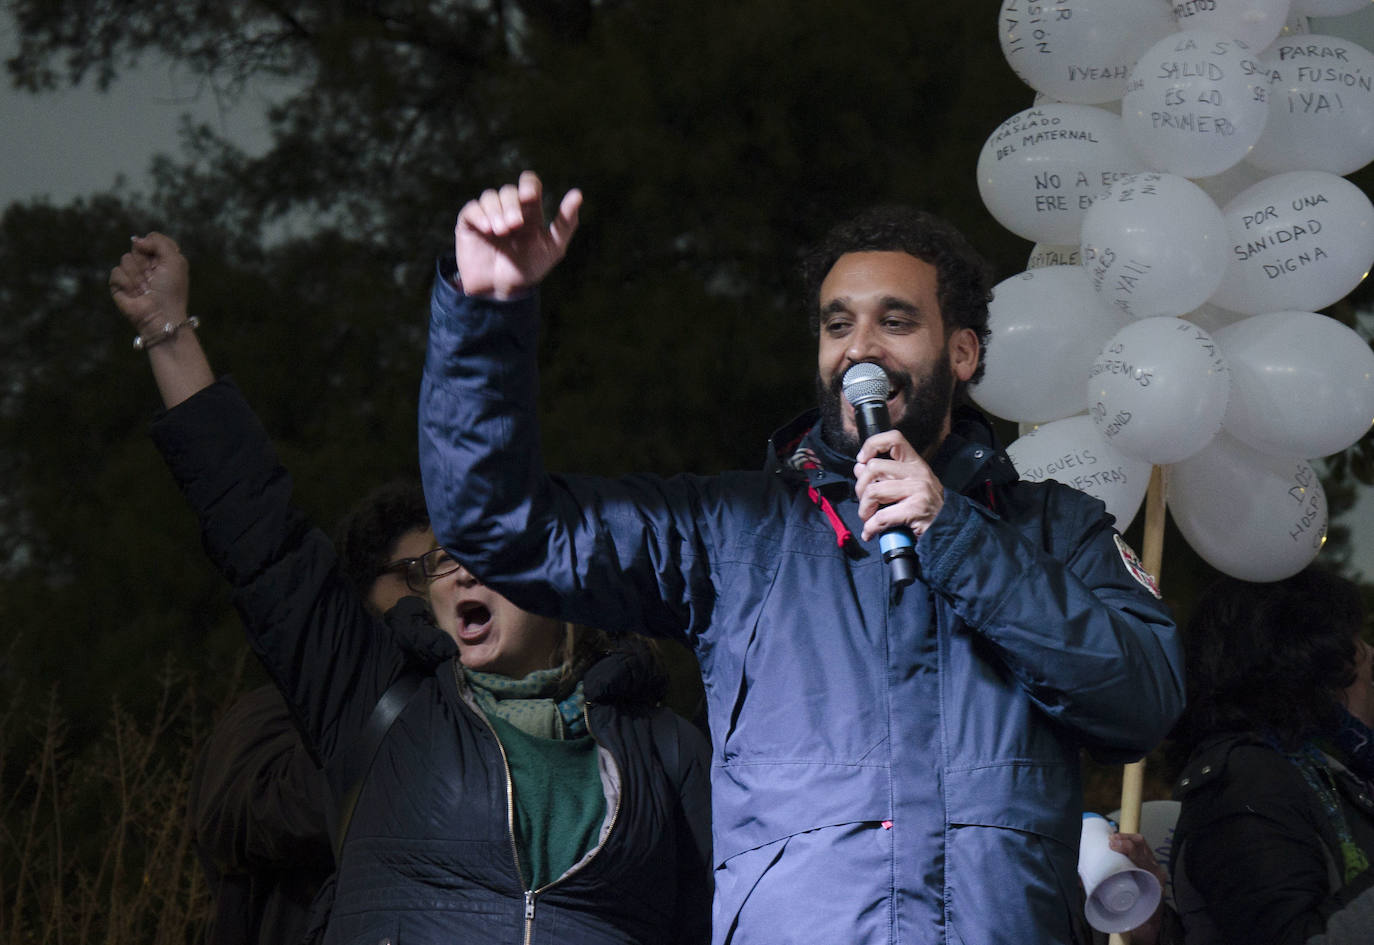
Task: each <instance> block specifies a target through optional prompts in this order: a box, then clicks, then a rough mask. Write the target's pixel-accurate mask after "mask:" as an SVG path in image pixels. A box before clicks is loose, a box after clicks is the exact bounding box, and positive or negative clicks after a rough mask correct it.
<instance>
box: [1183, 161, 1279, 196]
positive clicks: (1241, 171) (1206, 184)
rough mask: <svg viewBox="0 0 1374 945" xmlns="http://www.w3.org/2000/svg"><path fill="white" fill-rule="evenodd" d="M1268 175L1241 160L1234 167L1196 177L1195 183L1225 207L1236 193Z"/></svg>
mask: <svg viewBox="0 0 1374 945" xmlns="http://www.w3.org/2000/svg"><path fill="white" fill-rule="evenodd" d="M1268 176H1269V175H1268V173H1266V172H1265V171H1262V170H1260V169H1259V168H1257V167H1255V166H1254V165H1252V164H1251V163H1250V162H1249V161H1241V162H1240V163H1239V164H1237V165H1235V166H1234V167H1228V168H1227V169H1226V170H1224V171H1222V172H1221V173H1220V174H1213V175H1212V176H1211V177H1199V178H1196V179H1195V180H1194V181H1193V183H1194V184H1197V185H1198V186H1199V187H1201V188H1202V190H1203V193H1205V194H1206V195H1207V196H1209V197H1211V198H1212V202H1213V203H1214V204H1216V205H1217V206H1218V207H1224V206H1226V205H1227V204H1228V203H1230V202H1231V200H1232V198H1234V197H1235V196H1236V194H1238V193H1240V192H1241V191H1242V190H1245V189H1247V188H1249V187H1253V186H1255V185H1256V184H1258V183H1259V182H1260V181H1262V180H1264V179H1265V178H1266V177H1268Z"/></svg>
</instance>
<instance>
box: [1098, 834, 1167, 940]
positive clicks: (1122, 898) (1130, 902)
mask: <svg viewBox="0 0 1374 945" xmlns="http://www.w3.org/2000/svg"><path fill="white" fill-rule="evenodd" d="M1115 832H1116V831H1115V828H1114V827H1113V826H1112V824H1111V822H1110V821H1108V820H1107V818H1105V817H1103V816H1102V815H1101V814H1092V813H1088V814H1084V815H1083V834H1082V837H1081V838H1080V839H1079V842H1078V878H1079V879H1081V880H1083V892H1084V894H1085V895H1086V896H1087V902H1086V903H1085V904H1084V906H1083V913H1084V915H1085V916H1087V919H1088V924H1089V925H1091V926H1092V927H1093V928H1095V929H1097V930H1098V931H1099V932H1129V931H1130V930H1131V929H1133V928H1135V927H1136V926H1138V925H1141V924H1142V923H1144V921H1145V920H1146V919H1148V918H1149V917H1150V916H1151V915H1153V914H1154V911H1155V909H1156V908H1157V907H1158V906H1159V898H1160V894H1161V890H1160V887H1159V877H1157V876H1155V874H1154V873H1151V872H1150V871H1149V870H1143V869H1141V868H1140V867H1138V866H1136V865H1135V864H1134V863H1132V862H1131V861H1130V859H1129V858H1128V857H1127V856H1126V855H1125V854H1122V853H1117V852H1116V851H1115V850H1113V849H1112V848H1111V847H1110V846H1108V844H1107V838H1108V837H1110V836H1111V835H1112V834H1113V833H1115Z"/></svg>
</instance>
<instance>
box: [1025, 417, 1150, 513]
mask: <svg viewBox="0 0 1374 945" xmlns="http://www.w3.org/2000/svg"><path fill="white" fill-rule="evenodd" d="M1007 455H1008V456H1009V457H1010V458H1011V464H1012V465H1013V466H1015V467H1016V471H1017V472H1018V473H1020V475H1021V478H1022V479H1025V480H1027V481H1029V482H1043V481H1044V480H1046V479H1054V480H1056V481H1058V482H1062V483H1064V485H1066V486H1072V487H1073V488H1075V489H1077V490H1079V491H1080V492H1086V493H1087V494H1088V495H1090V496H1092V497H1094V498H1096V499H1101V500H1102V502H1103V504H1104V505H1106V506H1107V511H1108V512H1110V513H1111V514H1112V516H1113V517H1114V518H1115V519H1116V528H1117V531H1123V532H1124V531H1125V530H1126V528H1127V526H1129V525H1130V524H1131V520H1132V519H1133V518H1135V514H1136V512H1137V511H1138V510H1139V509H1140V503H1141V502H1142V501H1143V500H1144V499H1145V492H1146V490H1147V489H1148V488H1149V485H1150V469H1151V467H1150V464H1149V463H1147V462H1145V461H1143V460H1139V459H1135V458H1133V457H1130V456H1127V455H1126V454H1124V453H1122V452H1121V451H1120V450H1117V449H1114V448H1113V447H1112V445H1111V444H1110V443H1107V442H1106V441H1104V440H1103V439H1102V437H1100V436H1098V434H1097V430H1096V428H1095V427H1094V426H1093V422H1092V420H1091V419H1090V418H1088V417H1086V416H1078V417H1067V418H1065V419H1063V420H1055V421H1054V422H1053V423H1046V424H1044V425H1043V426H1039V427H1036V428H1035V429H1034V430H1033V431H1031V432H1029V433H1026V434H1024V435H1023V436H1021V437H1020V438H1019V439H1017V440H1016V441H1015V442H1013V443H1012V444H1011V445H1010V446H1008V447H1007Z"/></svg>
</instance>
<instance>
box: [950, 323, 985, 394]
mask: <svg viewBox="0 0 1374 945" xmlns="http://www.w3.org/2000/svg"><path fill="white" fill-rule="evenodd" d="M982 354H983V351H982V346H981V345H979V344H978V334H977V332H975V331H974V330H973V329H972V328H960V329H959V330H957V331H956V332H955V333H954V334H952V335H950V336H949V365H950V367H951V368H952V369H953V370H954V376H955V377H956V378H958V379H959V380H960V381H963V382H965V383H967V381H968V379H969V378H971V377H972V376H973V372H974V371H976V370H978V360H979V358H981V357H982Z"/></svg>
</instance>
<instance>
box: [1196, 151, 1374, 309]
mask: <svg viewBox="0 0 1374 945" xmlns="http://www.w3.org/2000/svg"><path fill="white" fill-rule="evenodd" d="M1222 217H1223V219H1225V221H1226V229H1227V233H1228V236H1229V242H1230V244H1231V245H1230V247H1229V262H1228V263H1227V264H1226V270H1225V274H1224V277H1223V278H1222V281H1221V284H1220V285H1219V286H1218V287H1217V291H1216V292H1215V293H1214V294H1213V295H1212V297H1211V299H1210V300H1209V301H1211V302H1212V303H1213V304H1214V305H1219V306H1221V307H1222V308H1226V309H1230V310H1231V311H1233V312H1244V313H1246V314H1248V315H1257V314H1259V313H1260V312H1276V311H1282V310H1289V311H1301V312H1315V311H1318V310H1320V309H1323V308H1326V306H1328V305H1330V304H1331V303H1332V302H1335V301H1337V300H1339V299H1341V298H1344V297H1345V295H1346V294H1347V293H1349V292H1350V290H1351V289H1353V288H1355V287H1356V286H1357V285H1359V284H1360V281H1361V280H1362V279H1364V277H1365V275H1366V274H1367V273H1368V272H1369V267H1370V265H1371V264H1374V204H1371V203H1370V202H1369V198H1368V197H1366V196H1365V195H1364V191H1362V190H1360V188H1359V187H1357V186H1355V185H1354V184H1352V183H1351V182H1350V181H1348V180H1346V179H1345V178H1343V177H1337V176H1336V175H1334V174H1327V173H1325V172H1324V171H1289V172H1288V173H1286V174H1276V175H1274V176H1273V177H1270V178H1267V179H1265V180H1262V181H1260V182H1259V183H1258V184H1256V185H1254V186H1253V187H1250V188H1248V189H1246V190H1244V191H1242V192H1241V193H1239V194H1237V195H1236V196H1235V197H1234V198H1233V199H1232V200H1231V202H1230V203H1229V204H1227V205H1226V208H1225V209H1224V210H1223V211H1222Z"/></svg>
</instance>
